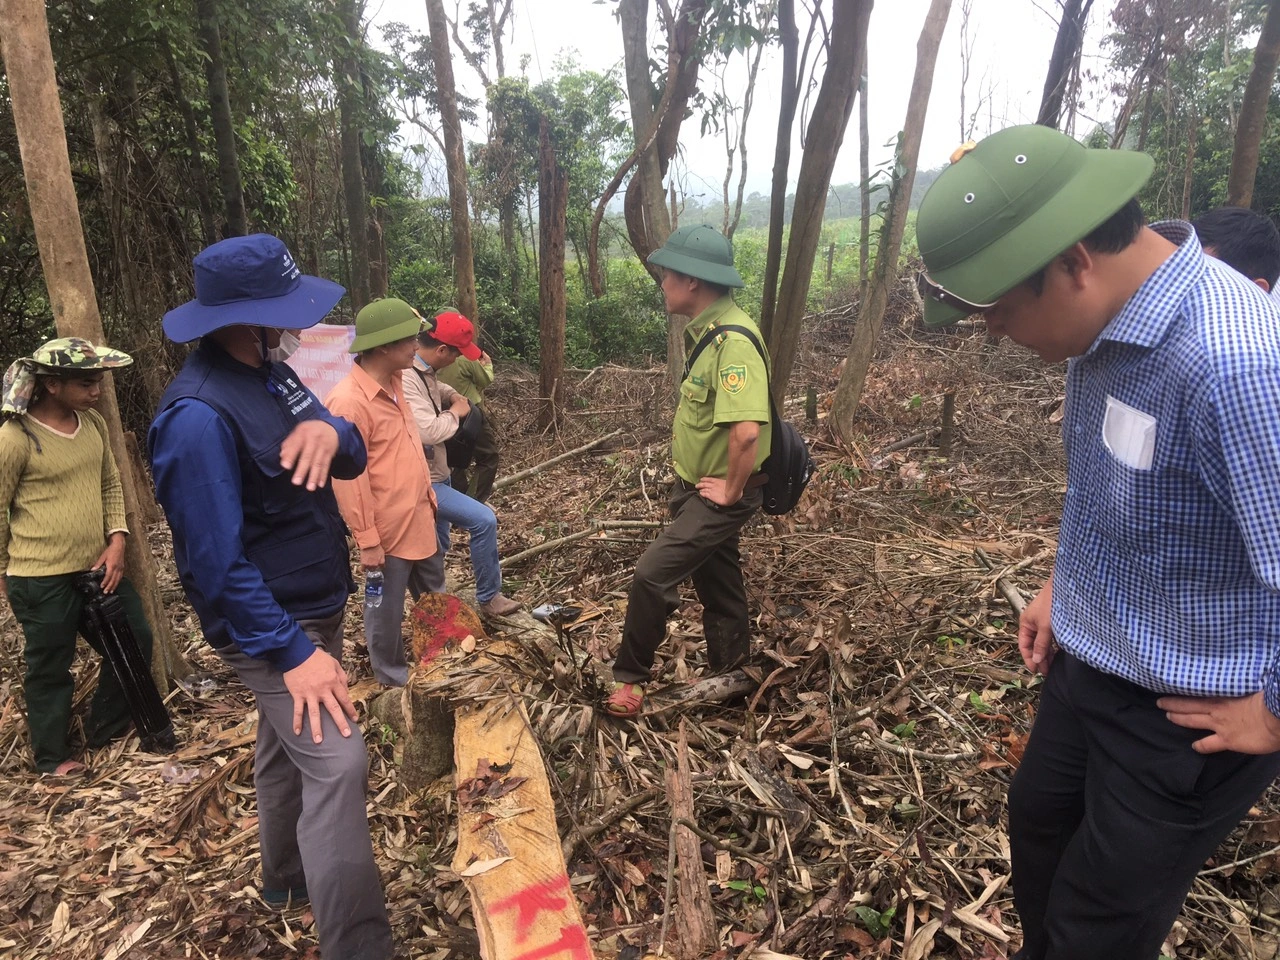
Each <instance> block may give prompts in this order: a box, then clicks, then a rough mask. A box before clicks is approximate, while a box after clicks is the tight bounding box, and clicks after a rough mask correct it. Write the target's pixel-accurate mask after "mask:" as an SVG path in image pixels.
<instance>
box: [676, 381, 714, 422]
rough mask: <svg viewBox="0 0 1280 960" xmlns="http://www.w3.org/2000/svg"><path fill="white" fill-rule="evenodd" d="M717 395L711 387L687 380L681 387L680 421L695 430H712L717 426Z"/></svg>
mask: <svg viewBox="0 0 1280 960" xmlns="http://www.w3.org/2000/svg"><path fill="white" fill-rule="evenodd" d="M715 416H716V404H715V394H714V393H712V392H711V388H710V387H706V386H703V385H702V384H697V383H693V382H692V381H689V380H686V381H685V382H684V383H682V384H681V385H680V410H679V415H678V417H677V419H678V421H679V422H680V423H681V424H682V425H684V426H686V427H692V428H693V429H694V430H710V429H711V428H712V427H714V426H715Z"/></svg>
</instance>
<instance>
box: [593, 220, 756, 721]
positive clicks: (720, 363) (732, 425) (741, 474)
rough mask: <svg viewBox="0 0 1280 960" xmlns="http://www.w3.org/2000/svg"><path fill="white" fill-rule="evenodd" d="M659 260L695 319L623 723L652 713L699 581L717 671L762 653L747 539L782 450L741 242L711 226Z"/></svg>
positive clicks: (627, 666) (691, 231) (632, 620)
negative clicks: (666, 514)
mask: <svg viewBox="0 0 1280 960" xmlns="http://www.w3.org/2000/svg"><path fill="white" fill-rule="evenodd" d="M649 262H650V263H652V264H654V265H656V266H658V267H660V268H661V269H662V295H663V297H664V298H665V300H666V306H667V312H668V313H674V314H682V315H684V316H688V317H692V318H693V320H692V321H691V322H690V323H689V326H688V327H687V328H686V329H685V335H684V338H685V351H686V353H687V354H688V356H689V363H688V365H687V369H686V370H685V375H684V379H683V381H682V382H681V384H680V399H679V403H678V405H677V407H676V415H675V423H674V426H673V427H672V437H671V458H672V460H673V461H674V467H675V472H676V481H675V487H674V489H673V490H672V495H671V503H670V511H671V522H670V523H669V524H667V526H666V528H665V529H664V530H663V531H662V534H661V535H660V536H659V537H658V539H657V540H655V541H654V542H653V543H652V544H651V545H650V547H649V549H647V550H646V551H645V552H644V555H643V556H642V557H641V558H640V562H639V563H637V564H636V572H635V577H634V579H633V580H632V583H631V592H630V596H629V599H628V602H627V616H626V621H625V623H624V625H623V628H622V646H621V647H620V648H619V650H618V657H617V659H616V660H615V661H614V664H613V677H614V681H615V682H614V689H613V692H612V693H611V694H610V696H609V699H608V701H607V703H606V709H607V710H608V711H609V712H610V713H611V714H613V715H614V716H619V717H632V716H635V715H636V714H637V713H638V712H639V711H640V706H641V704H642V702H643V699H644V690H643V684H644V683H645V682H646V681H648V679H649V672H650V670H651V669H652V667H653V658H654V654H655V652H656V651H657V649H658V645H659V644H661V643H662V640H663V637H664V636H665V635H666V629H667V626H666V625H667V617H669V616H670V615H671V613H672V612H673V611H674V610H675V608H676V607H677V606H678V605H679V602H680V594H679V587H680V584H681V582H683V581H684V580H686V579H688V578H692V579H693V586H694V589H695V590H696V591H697V594H698V599H699V600H701V601H702V610H703V612H702V630H703V634H704V636H705V637H706V641H707V666H708V668H709V669H710V670H711V671H713V672H717V673H718V672H723V671H725V670H728V669H730V668H731V667H733V666H735V665H736V664H738V663H741V662H742V661H743V660H745V659H746V657H747V654H748V653H749V652H750V645H751V637H750V633H749V630H750V621H749V618H748V614H747V592H746V587H745V585H744V584H743V582H742V560H741V557H740V556H739V553H738V535H739V532H740V531H741V530H742V527H743V525H744V524H745V523H746V522H747V521H748V520H749V519H750V518H751V515H752V514H754V513H755V512H756V511H757V510H758V509H759V508H760V502H761V490H760V486H759V476H760V465H761V464H762V463H763V462H764V459H765V457H767V456H768V455H769V442H770V422H769V371H768V367H767V365H766V360H765V357H764V356H762V355H761V351H762V350H763V347H762V348H761V350H757V349H756V346H755V344H753V343H752V340H751V337H754V338H755V340H756V341H757V342H762V339H761V337H760V331H759V328H757V327H756V325H755V323H754V322H752V320H751V318H750V317H748V316H747V315H746V314H745V313H743V312H742V311H741V310H740V309H738V307H737V305H736V304H735V303H734V302H733V297H732V296H731V294H730V291H731V290H733V289H737V288H740V287H742V286H743V283H742V277H741V276H740V275H739V274H738V271H737V270H736V269H735V268H734V266H733V243H732V242H731V241H730V240H728V239H727V238H725V237H724V236H723V235H721V234H720V233H718V232H717V231H716V230H714V229H713V228H711V227H706V226H699V227H681V228H680V229H678V230H676V231H675V232H673V233H672V234H671V236H670V237H669V238H668V239H667V242H666V243H665V244H664V245H663V246H662V248H661V249H660V250H657V251H655V252H654V253H653V254H652V255H651V256H650V257H649ZM731 326H736V327H741V328H743V329H744V330H746V331H748V332H749V333H750V336H748V335H747V334H746V333H743V332H741V331H738V330H730V329H726V328H727V327H731Z"/></svg>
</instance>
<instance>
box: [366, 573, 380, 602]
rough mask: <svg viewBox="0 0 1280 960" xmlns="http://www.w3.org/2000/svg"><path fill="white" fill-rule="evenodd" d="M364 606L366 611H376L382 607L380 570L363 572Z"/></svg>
mask: <svg viewBox="0 0 1280 960" xmlns="http://www.w3.org/2000/svg"><path fill="white" fill-rule="evenodd" d="M364 605H365V609H366V610H376V609H377V608H378V607H380V606H382V568H381V567H375V568H374V569H373V570H366V571H365V572H364Z"/></svg>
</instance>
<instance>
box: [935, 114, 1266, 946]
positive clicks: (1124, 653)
mask: <svg viewBox="0 0 1280 960" xmlns="http://www.w3.org/2000/svg"><path fill="white" fill-rule="evenodd" d="M953 161H954V162H953V165H952V166H951V167H950V168H948V169H947V170H946V171H944V173H943V174H942V176H941V177H939V178H938V180H937V181H936V182H935V183H934V185H933V186H932V188H931V189H930V191H929V193H928V195H927V196H926V197H925V199H924V202H923V204H922V205H921V207H920V213H919V218H918V222H917V231H918V236H919V241H920V251H921V255H922V257H923V259H924V262H925V267H926V270H927V272H926V273H924V274H922V275H921V283H920V288H921V292H922V294H923V295H924V296H925V298H926V303H925V321H926V323H929V324H931V325H941V324H944V323H948V322H951V321H953V320H955V319H958V318H959V317H961V316H964V315H966V314H982V316H983V317H984V319H985V320H986V324H987V328H988V330H989V331H990V332H992V333H993V334H996V335H997V336H999V335H1004V336H1008V337H1010V338H1011V339H1013V340H1015V341H1017V342H1018V343H1021V344H1023V345H1025V346H1027V347H1029V348H1031V349H1032V350H1034V351H1036V352H1037V353H1038V354H1040V356H1041V357H1043V358H1044V359H1045V360H1048V361H1051V362H1060V361H1062V360H1069V361H1070V363H1069V365H1068V368H1067V404H1066V415H1065V417H1064V419H1063V439H1064V442H1065V446H1066V450H1067V492H1066V500H1065V503H1064V507H1063V515H1062V528H1061V531H1060V535H1059V540H1058V554H1057V558H1056V561H1055V564H1054V572H1053V575H1052V576H1051V577H1050V579H1049V581H1048V582H1047V583H1046V584H1045V587H1044V589H1043V590H1042V591H1041V592H1040V594H1039V595H1038V596H1037V597H1036V598H1035V600H1033V601H1032V602H1031V603H1030V604H1029V605H1028V606H1027V608H1026V610H1025V611H1024V612H1023V614H1022V620H1021V624H1020V627H1019V631H1018V645H1019V647H1020V649H1021V652H1022V656H1023V659H1024V661H1025V662H1026V664H1027V666H1028V668H1029V669H1031V670H1033V671H1035V672H1036V673H1039V674H1042V675H1044V676H1045V678H1046V679H1045V683H1044V685H1043V687H1042V692H1041V698H1040V706H1039V710H1038V713H1037V716H1036V722H1035V726H1034V728H1033V730H1032V734H1031V738H1030V741H1029V743H1028V745H1027V749H1026V753H1025V755H1024V757H1023V760H1022V763H1021V765H1020V766H1019V768H1018V772H1017V775H1016V776H1015V778H1014V781H1013V785H1012V787H1011V788H1010V792H1009V839H1010V849H1011V854H1012V856H1011V859H1012V875H1013V886H1014V901H1015V903H1016V905H1017V908H1018V914H1019V916H1020V918H1021V921H1022V927H1023V937H1024V939H1023V947H1022V950H1021V951H1020V952H1019V953H1018V955H1017V956H1018V957H1019V958H1023V960H1046V958H1047V960H1066V958H1081V960H1083V958H1105V960H1154V958H1155V957H1157V956H1158V955H1159V953H1160V947H1161V944H1162V942H1163V940H1164V938H1165V936H1166V935H1167V933H1168V931H1169V928H1170V927H1171V926H1172V924H1173V921H1174V919H1175V918H1176V917H1177V914H1178V911H1179V910H1180V909H1181V905H1182V902H1183V900H1184V899H1185V897H1186V893H1187V890H1188V889H1190V886H1191V883H1192V882H1193V880H1194V879H1195V876H1196V874H1197V872H1198V871H1199V870H1200V869H1201V867H1202V866H1203V865H1204V862H1205V860H1206V859H1207V858H1208V857H1209V856H1210V855H1211V854H1212V853H1213V851H1214V850H1215V848H1216V847H1217V846H1218V844H1219V843H1220V842H1221V841H1222V839H1223V838H1224V837H1225V836H1226V835H1227V834H1228V833H1229V832H1230V831H1231V829H1232V828H1233V827H1234V826H1235V824H1236V823H1238V822H1239V820H1240V818H1241V817H1242V816H1244V814H1245V813H1246V812H1247V811H1248V809H1249V807H1250V805H1251V804H1252V803H1253V802H1254V801H1255V800H1256V799H1257V798H1258V796H1259V795H1260V794H1261V793H1262V792H1263V790H1265V789H1266V787H1267V785H1268V784H1270V783H1271V781H1272V780H1273V779H1274V777H1275V776H1276V774H1277V772H1280V752H1278V751H1280V670H1278V669H1277V667H1278V666H1280V313H1277V310H1276V306H1275V304H1274V302H1273V301H1271V300H1270V299H1269V298H1268V297H1267V296H1266V294H1265V293H1264V292H1263V291H1262V290H1260V289H1259V288H1258V287H1257V286H1256V285H1254V284H1252V283H1250V282H1249V280H1248V279H1246V278H1244V277H1242V276H1240V275H1239V274H1237V273H1236V272H1235V271H1233V270H1231V269H1230V268H1228V267H1227V266H1225V265H1223V264H1221V263H1219V262H1218V261H1216V260H1213V259H1210V258H1207V257H1206V256H1205V255H1204V253H1203V252H1202V250H1201V247H1200V242H1199V240H1198V239H1197V237H1196V234H1195V232H1194V231H1193V230H1192V229H1191V226H1190V225H1189V224H1186V223H1181V222H1176V221H1171V222H1167V223H1162V224H1156V225H1155V226H1154V227H1148V226H1146V224H1145V222H1144V218H1143V214H1142V210H1141V208H1140V207H1139V206H1138V204H1137V201H1136V200H1134V199H1133V198H1134V196H1135V195H1136V194H1137V192H1138V190H1139V189H1140V188H1141V187H1142V185H1143V183H1145V182H1146V180H1147V178H1148V176H1149V175H1150V173H1151V169H1152V163H1151V160H1150V158H1148V157H1146V156H1145V155H1143V154H1139V153H1132V152H1127V151H1102V150H1086V149H1084V148H1083V147H1082V146H1080V145H1079V144H1078V143H1076V142H1075V141H1074V140H1072V139H1070V138H1069V137H1066V136H1064V135H1062V134H1060V133H1058V132H1057V131H1054V130H1049V129H1046V128H1044V127H1013V128H1010V129H1008V130H1004V131H1001V132H1000V133H997V134H994V135H993V136H991V137H989V138H987V139H986V140H984V141H982V143H980V144H978V145H977V146H976V147H966V148H962V149H961V150H960V151H957V154H956V155H955V156H954V157H953Z"/></svg>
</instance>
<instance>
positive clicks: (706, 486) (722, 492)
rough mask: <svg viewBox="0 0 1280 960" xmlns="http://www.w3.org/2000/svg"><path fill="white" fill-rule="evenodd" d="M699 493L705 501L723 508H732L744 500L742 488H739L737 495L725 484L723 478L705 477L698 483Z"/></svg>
mask: <svg viewBox="0 0 1280 960" xmlns="http://www.w3.org/2000/svg"><path fill="white" fill-rule="evenodd" d="M698 493H699V495H701V497H702V498H703V499H704V500H710V501H711V502H712V503H716V504H719V505H720V506H722V507H732V506H733V505H734V504H735V503H737V502H738V501H739V500H741V499H742V488H741V487H739V488H738V490H737V492H736V494H735V492H734V491H733V490H730V489H729V488H728V486H727V485H726V484H725V480H724V478H723V477H703V478H702V479H701V480H699V481H698Z"/></svg>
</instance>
